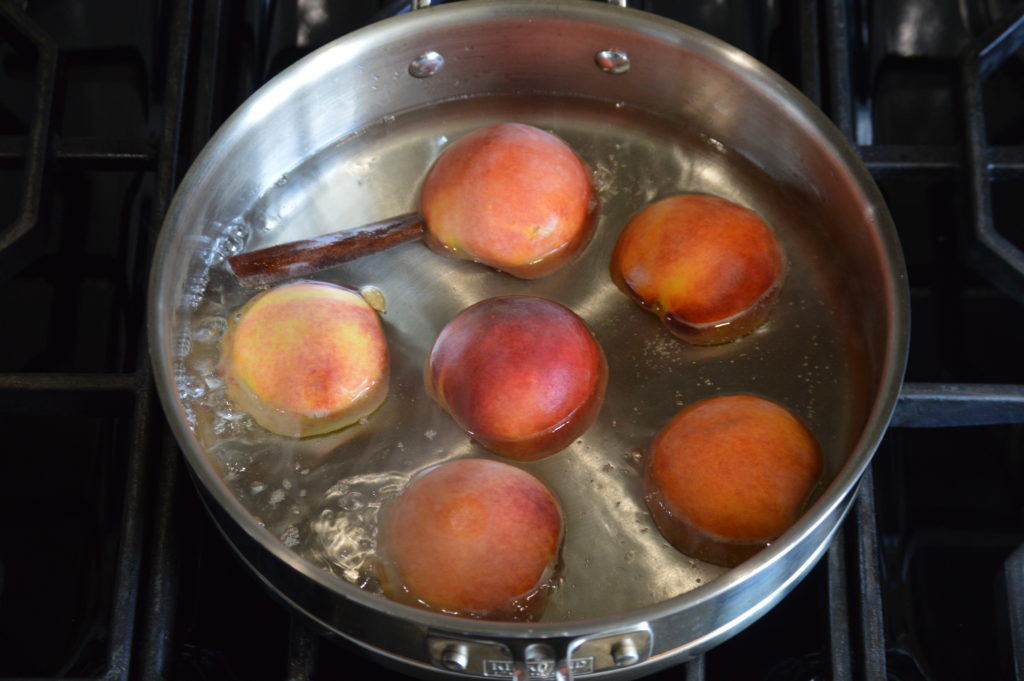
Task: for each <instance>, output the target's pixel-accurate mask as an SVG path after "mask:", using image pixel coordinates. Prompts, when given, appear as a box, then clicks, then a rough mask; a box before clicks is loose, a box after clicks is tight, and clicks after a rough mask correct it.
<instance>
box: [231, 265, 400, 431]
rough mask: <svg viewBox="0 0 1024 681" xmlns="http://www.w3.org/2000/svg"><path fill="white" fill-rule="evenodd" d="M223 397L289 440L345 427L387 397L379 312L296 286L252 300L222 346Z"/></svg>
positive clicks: (326, 290)
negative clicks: (227, 397) (224, 393)
mask: <svg viewBox="0 0 1024 681" xmlns="http://www.w3.org/2000/svg"><path fill="white" fill-rule="evenodd" d="M220 368H221V372H222V374H223V376H224V380H225V383H226V385H227V393H228V396H229V397H230V398H231V399H232V400H233V401H234V402H235V403H236V404H237V405H238V406H239V407H240V408H241V409H242V410H243V411H245V412H247V413H248V414H250V415H251V416H252V417H253V419H255V421H256V422H257V423H258V424H260V425H261V426H263V427H264V428H266V429H267V430H269V431H272V432H274V433H278V434H280V435H288V436H291V437H306V436H310V435H320V434H323V433H329V432H331V431H334V430H338V429H340V428H343V427H345V426H349V425H351V424H353V423H355V422H356V421H358V420H359V419H361V418H363V417H365V416H368V415H369V414H370V413H372V412H373V411H374V410H376V409H377V407H379V406H380V405H381V404H382V403H383V402H384V399H385V398H386V397H387V394H388V374H389V364H388V348H387V340H386V338H385V337H384V330H383V328H382V327H381V323H380V320H379V319H378V317H377V313H376V312H375V311H374V310H373V308H371V307H370V306H369V305H368V304H367V303H366V301H364V300H363V298H362V297H361V296H360V295H359V294H358V293H357V292H355V291H352V290H350V289H346V288H342V287H340V286H335V285H333V284H326V283H320V282H311V281H302V282H296V283H292V284H285V285H283V286H278V287H276V288H273V289H269V290H267V291H264V292H262V293H260V294H259V295H257V296H255V297H254V298H253V299H252V300H250V301H249V302H248V303H246V305H245V306H244V307H243V308H242V310H241V311H240V312H239V313H238V314H236V315H235V317H234V318H233V320H232V322H231V324H230V325H229V327H228V331H227V333H225V334H224V338H223V340H222V342H221V364H220Z"/></svg>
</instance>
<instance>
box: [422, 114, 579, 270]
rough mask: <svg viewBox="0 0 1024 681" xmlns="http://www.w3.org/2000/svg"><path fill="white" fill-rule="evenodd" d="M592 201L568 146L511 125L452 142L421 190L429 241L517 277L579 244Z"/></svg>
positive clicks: (561, 258) (557, 261) (557, 262)
mask: <svg viewBox="0 0 1024 681" xmlns="http://www.w3.org/2000/svg"><path fill="white" fill-rule="evenodd" d="M596 207H597V199H596V194H595V192H594V189H593V186H592V183H591V179H590V173H589V171H588V169H587V167H586V166H585V165H584V163H583V162H582V161H581V160H580V159H579V157H578V156H577V155H576V154H575V153H574V152H573V150H572V149H570V148H569V146H568V145H567V144H566V143H565V142H563V141H562V140H561V139H559V138H558V137H556V136H554V135H552V134H550V133H547V132H545V131H543V130H540V129H538V128H535V127H532V126H529V125H522V124H518V123H501V124H498V125H494V126H490V127H487V128H481V129H478V130H475V131H473V132H471V133H469V134H467V135H465V136H464V137H461V138H459V139H458V140H456V141H455V142H452V143H451V144H450V145H449V146H448V147H446V148H445V149H444V151H443V152H442V153H441V155H440V156H439V157H438V159H437V160H436V161H435V162H434V164H433V165H432V166H431V168H430V170H429V171H428V173H427V176H426V178H425V180H424V182H423V186H422V188H421V191H420V212H421V213H422V214H423V217H424V219H425V220H426V233H425V235H424V240H425V242H426V244H427V245H428V246H430V247H431V248H432V249H433V250H435V251H438V252H440V253H443V254H446V255H451V256H455V257H459V258H464V259H467V260H474V261H476V262H481V263H484V264H485V265H490V266H491V267H495V268H497V269H499V270H502V271H505V272H508V273H509V274H512V275H515V276H517V277H521V278H523V279H533V278H536V277H542V276H544V275H546V274H549V273H551V272H553V271H554V270H555V269H557V268H559V267H561V266H562V265H563V264H565V263H566V262H567V261H569V260H570V259H572V258H573V257H574V256H575V255H576V254H577V253H579V252H580V251H581V250H583V248H584V247H585V246H586V245H587V243H588V242H589V240H590V237H591V235H592V233H593V226H594V219H593V218H594V213H595V212H596Z"/></svg>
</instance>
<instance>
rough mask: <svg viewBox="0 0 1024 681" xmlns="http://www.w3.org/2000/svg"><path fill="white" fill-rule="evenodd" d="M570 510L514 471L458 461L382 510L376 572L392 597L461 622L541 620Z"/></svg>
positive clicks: (432, 472) (414, 483) (427, 475)
mask: <svg viewBox="0 0 1024 681" xmlns="http://www.w3.org/2000/svg"><path fill="white" fill-rule="evenodd" d="M561 543H562V512H561V509H560V508H559V505H558V501H557V500H556V499H555V497H554V495H553V494H552V493H551V491H550V490H549V489H548V488H547V487H546V486H545V485H544V484H543V483H542V482H541V481H540V480H538V479H537V478H535V477H533V476H532V475H530V474H529V473H527V472H525V471H522V470H520V469H518V468H516V467H514V466H512V465H510V464H506V463H501V462H499V461H490V460H485V459H458V460H455V461H450V462H447V463H443V464H440V465H439V466H436V467H434V468H431V469H429V470H427V471H426V472H424V473H421V474H419V475H417V476H416V477H414V478H413V479H412V480H411V481H410V483H409V484H408V485H407V486H406V488H405V489H404V490H403V491H402V492H401V494H400V495H399V496H398V497H396V498H395V499H394V500H393V501H391V502H390V503H388V504H386V505H385V506H384V507H383V509H382V510H381V520H380V525H379V530H378V534H377V555H378V562H377V565H378V574H379V578H380V582H381V586H382V588H383V590H384V593H385V595H386V596H388V597H389V598H391V599H393V600H396V601H399V602H404V603H407V604H410V605H416V606H419V607H424V608H428V609H432V610H440V611H443V612H447V613H449V614H453V615H461V616H464V617H476V618H482V619H496V620H533V619H536V618H537V617H538V616H539V615H540V614H541V613H542V611H543V608H544V605H545V603H546V600H547V594H548V592H549V591H550V589H551V587H553V586H554V580H555V578H556V574H555V573H556V567H557V564H558V555H559V550H560V548H561Z"/></svg>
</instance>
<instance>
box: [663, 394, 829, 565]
mask: <svg viewBox="0 0 1024 681" xmlns="http://www.w3.org/2000/svg"><path fill="white" fill-rule="evenodd" d="M821 469H822V455H821V449H820V448H819V446H818V443H817V441H816V440H815V438H814V436H813V435H812V434H811V432H810V431H809V430H808V429H807V427H806V426H805V425H804V424H803V423H802V422H801V421H800V420H799V419H798V418H797V417H796V416H794V415H793V413H792V412H790V411H789V410H788V409H786V408H785V407H782V406H780V405H778V404H776V403H775V402H772V401H771V400H767V399H765V398H763V397H758V396H756V395H745V394H739V395H725V396H720V397H712V398H708V399H706V400H702V401H700V402H696V403H694V404H692V405H690V406H688V407H685V408H684V409H683V410H682V411H680V412H679V413H678V414H676V415H675V417H673V418H672V420H671V421H669V423H668V424H667V425H666V426H665V427H664V428H663V429H662V430H661V432H659V433H658V435H657V436H656V437H655V439H654V443H653V445H652V447H651V451H650V456H649V457H648V461H647V465H646V470H645V481H646V498H647V506H648V508H649V509H650V511H651V514H652V516H653V518H654V520H655V523H656V524H657V526H658V529H659V530H661V533H662V534H663V535H664V536H665V538H666V539H668V541H669V542H670V543H671V544H672V545H673V546H675V547H676V548H677V549H679V550H680V551H682V552H683V553H685V554H687V555H690V556H693V557H695V558H700V559H702V560H706V561H709V562H712V563H716V564H719V565H726V566H730V567H731V566H733V565H737V564H739V563H740V562H742V561H744V560H746V559H747V558H749V557H750V556H752V555H754V554H755V553H757V552H758V551H760V550H761V549H763V548H764V547H765V546H767V545H768V544H769V543H770V542H772V541H774V540H775V539H776V538H777V537H778V536H779V535H781V534H782V533H783V532H785V531H786V530H787V529H788V528H789V527H790V526H791V525H792V524H793V523H794V522H795V521H796V520H797V518H798V516H799V514H800V512H801V511H802V509H803V507H804V505H805V503H806V502H807V500H808V497H809V495H810V493H811V490H812V488H813V487H814V485H815V483H816V482H817V480H818V478H819V476H820V475H821Z"/></svg>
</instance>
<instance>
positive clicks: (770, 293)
mask: <svg viewBox="0 0 1024 681" xmlns="http://www.w3.org/2000/svg"><path fill="white" fill-rule="evenodd" d="M785 269H786V263H785V259H784V256H783V252H782V248H781V246H780V245H779V241H778V239H777V238H776V237H775V234H774V232H772V230H771V228H770V227H769V226H768V224H767V223H766V222H765V221H764V220H762V219H761V218H760V217H759V216H758V215H757V214H756V213H754V212H753V211H751V210H748V209H746V208H744V207H742V206H739V205H737V204H735V203H732V202H731V201H727V200H725V199H721V198H718V197H715V196H708V195H705V194H680V195H677V196H671V197H669V198H665V199H661V200H660V201H656V202H654V203H652V204H650V205H648V206H647V207H646V208H644V209H643V210H641V211H640V212H638V213H637V214H636V215H634V216H633V217H632V218H631V219H630V220H629V222H628V223H627V224H626V227H625V228H624V229H623V230H622V233H621V234H620V235H619V239H618V241H617V242H616V244H615V250H614V251H613V252H612V260H611V275H612V280H613V281H614V282H615V284H616V285H617V286H618V287H619V288H620V289H621V290H622V291H623V292H625V293H626V294H627V295H629V296H630V297H631V298H633V300H635V301H636V302H637V303H639V304H640V305H641V306H642V307H643V308H645V309H647V310H650V311H652V312H654V313H655V314H656V315H658V317H660V318H661V320H662V321H663V322H664V323H665V325H666V326H667V327H668V329H669V330H670V331H671V332H672V333H674V334H675V335H676V336H678V337H679V338H682V339H683V340H685V341H687V342H689V343H693V344H696V345H714V344H718V343H727V342H729V341H732V340H735V339H737V338H739V337H740V336H743V335H745V334H747V333H750V332H751V331H753V330H754V329H756V328H757V327H758V326H760V325H761V324H763V323H764V321H765V320H766V319H767V318H768V314H769V312H770V311H771V308H772V306H773V305H774V303H775V301H776V299H777V298H778V294H779V290H780V289H781V288H782V280H783V278H784V276H785Z"/></svg>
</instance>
